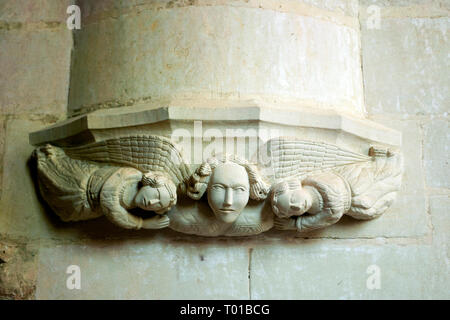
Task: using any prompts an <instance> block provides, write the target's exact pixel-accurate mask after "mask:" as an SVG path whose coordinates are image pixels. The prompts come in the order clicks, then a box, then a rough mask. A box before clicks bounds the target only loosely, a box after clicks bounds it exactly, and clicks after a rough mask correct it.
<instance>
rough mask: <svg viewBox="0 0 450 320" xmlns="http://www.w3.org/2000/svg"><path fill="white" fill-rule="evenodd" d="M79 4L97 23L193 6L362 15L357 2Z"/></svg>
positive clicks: (143, 0) (83, 0) (140, 0)
mask: <svg viewBox="0 0 450 320" xmlns="http://www.w3.org/2000/svg"><path fill="white" fill-rule="evenodd" d="M77 3H78V5H79V6H80V7H81V9H82V13H83V16H84V17H87V18H89V19H88V20H89V21H97V20H99V19H104V18H106V17H110V16H114V15H117V14H118V13H119V12H120V13H124V12H129V11H131V10H135V11H142V10H146V9H155V10H164V9H171V8H182V7H190V6H230V7H245V8H254V9H259V10H264V9H268V10H275V11H279V12H291V13H296V14H302V15H310V16H315V17H320V18H323V19H326V18H328V19H330V18H331V17H333V16H334V17H336V18H343V16H349V17H357V15H358V1H356V0H350V1H346V0H333V1H329V0H296V1H290V0H281V1H280V0H278V1H273V0H156V1H155V0H129V1H114V0H104V1H90V0H80V1H78V2H77ZM330 16H331V17H330Z"/></svg>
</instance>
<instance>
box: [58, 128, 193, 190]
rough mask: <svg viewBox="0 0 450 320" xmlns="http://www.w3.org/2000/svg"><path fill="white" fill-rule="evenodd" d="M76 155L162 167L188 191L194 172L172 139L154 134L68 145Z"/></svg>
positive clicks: (68, 150)
mask: <svg viewBox="0 0 450 320" xmlns="http://www.w3.org/2000/svg"><path fill="white" fill-rule="evenodd" d="M64 151H65V152H66V154H67V155H68V156H70V157H72V158H74V159H82V160H90V161H98V162H107V163H111V164H117V165H121V166H128V167H133V168H136V169H139V170H141V171H143V172H147V171H159V172H164V173H166V174H168V175H169V176H170V178H171V179H172V181H173V182H174V183H175V184H176V185H177V186H178V187H180V188H181V190H182V191H185V188H186V183H187V181H188V179H189V177H190V176H191V172H190V168H189V166H188V165H187V162H186V161H185V160H184V158H183V156H182V154H181V152H180V151H179V149H178V148H177V147H176V146H175V144H174V143H173V142H172V141H170V139H168V138H165V137H161V136H155V135H138V136H127V137H120V138H115V139H108V140H105V141H100V142H96V143H92V144H89V145H83V146H79V147H71V148H65V149H64Z"/></svg>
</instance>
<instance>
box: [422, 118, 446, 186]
mask: <svg viewBox="0 0 450 320" xmlns="http://www.w3.org/2000/svg"><path fill="white" fill-rule="evenodd" d="M449 146H450V130H449V126H448V118H445V119H433V120H431V121H430V122H427V123H425V124H424V156H423V158H424V160H423V164H424V168H425V173H426V182H427V186H428V187H433V188H450V165H449V159H450V150H449Z"/></svg>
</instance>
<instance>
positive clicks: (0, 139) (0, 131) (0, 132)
mask: <svg viewBox="0 0 450 320" xmlns="http://www.w3.org/2000/svg"><path fill="white" fill-rule="evenodd" d="M5 129H6V120H5V118H4V117H3V116H0V199H1V196H2V190H3V189H2V178H3V154H4V147H5Z"/></svg>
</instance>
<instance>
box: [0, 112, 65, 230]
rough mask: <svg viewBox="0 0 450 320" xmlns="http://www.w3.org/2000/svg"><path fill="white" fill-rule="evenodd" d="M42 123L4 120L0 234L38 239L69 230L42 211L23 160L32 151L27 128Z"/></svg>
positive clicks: (27, 167)
mask: <svg viewBox="0 0 450 320" xmlns="http://www.w3.org/2000/svg"><path fill="white" fill-rule="evenodd" d="M46 125H48V123H42V122H40V121H29V120H18V119H11V120H9V121H7V123H6V139H5V141H6V142H5V154H4V160H3V167H4V168H3V181H2V182H3V192H2V198H1V200H0V204H1V208H2V209H1V214H0V233H1V234H2V235H10V236H12V237H14V238H16V237H25V238H28V239H38V238H41V237H43V238H51V237H52V236H53V237H54V236H55V235H56V234H57V233H58V232H59V234H61V235H64V236H65V237H67V236H69V234H70V232H68V230H65V231H64V230H63V229H64V228H63V229H61V228H58V227H57V225H55V222H54V214H53V213H52V212H51V210H49V211H48V212H46V211H45V208H44V207H43V205H42V203H41V202H40V201H39V199H38V196H37V193H36V189H35V185H34V182H33V179H32V177H31V173H30V168H29V166H28V163H27V162H28V160H29V158H30V155H31V152H32V151H33V148H32V147H31V146H30V145H29V144H28V143H27V139H28V137H27V136H28V132H29V130H33V129H38V128H42V127H43V126H46ZM18 190H20V192H18ZM52 231H53V232H52Z"/></svg>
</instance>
